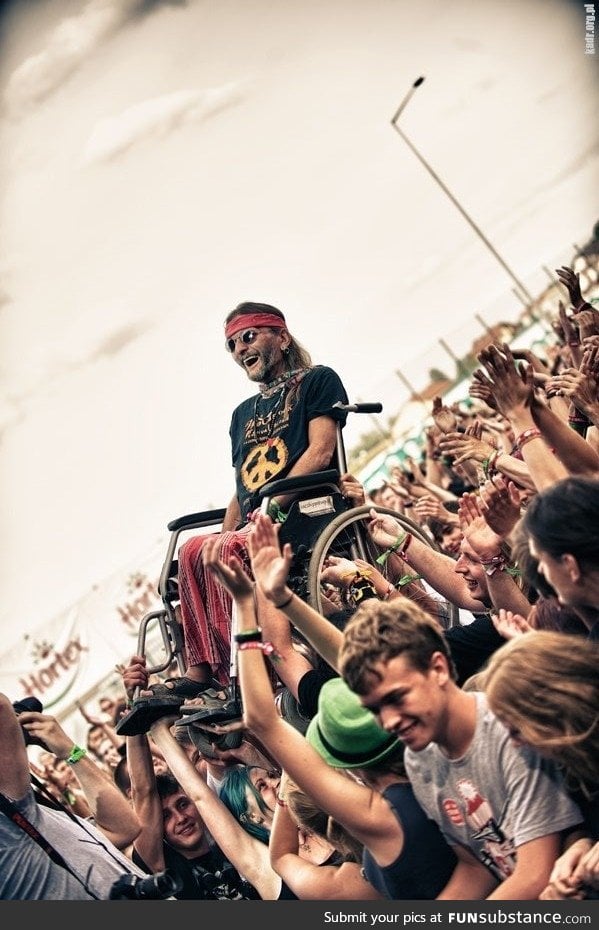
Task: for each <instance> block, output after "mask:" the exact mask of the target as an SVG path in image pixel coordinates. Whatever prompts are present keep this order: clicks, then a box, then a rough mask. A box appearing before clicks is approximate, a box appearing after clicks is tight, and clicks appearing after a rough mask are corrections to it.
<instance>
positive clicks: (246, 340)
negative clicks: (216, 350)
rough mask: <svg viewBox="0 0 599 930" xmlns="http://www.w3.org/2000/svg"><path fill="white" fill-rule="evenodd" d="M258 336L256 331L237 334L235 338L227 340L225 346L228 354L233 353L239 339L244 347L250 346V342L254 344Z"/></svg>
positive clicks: (249, 330) (250, 330) (247, 330)
mask: <svg viewBox="0 0 599 930" xmlns="http://www.w3.org/2000/svg"><path fill="white" fill-rule="evenodd" d="M259 335H260V333H259V332H258V330H257V329H244V330H243V332H241V333H237V335H235V336H231V338H230V339H227V341H226V343H225V345H226V347H227V351H228V352H234V351H235V346H236V345H237V343H238V341H239V340H240V339H241V341H242V342H243V344H244V346H251V344H252V342H255V341H256V339H257V337H258V336H259Z"/></svg>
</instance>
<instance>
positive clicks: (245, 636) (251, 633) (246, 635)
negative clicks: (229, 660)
mask: <svg viewBox="0 0 599 930" xmlns="http://www.w3.org/2000/svg"><path fill="white" fill-rule="evenodd" d="M234 639H235V642H236V643H238V644H239V643H257V642H258V643H259V642H260V641H261V639H262V629H261V627H259V626H257V627H256V628H255V629H253V630H241V632H240V633H236V634H235V636H234Z"/></svg>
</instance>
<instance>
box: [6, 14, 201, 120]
mask: <svg viewBox="0 0 599 930" xmlns="http://www.w3.org/2000/svg"><path fill="white" fill-rule="evenodd" d="M160 5H162V4H161V3H160V2H159V0H153V2H151V3H149V2H148V0H89V2H88V3H86V5H85V6H84V7H83V10H82V11H81V13H79V15H77V16H70V17H68V18H67V19H63V20H62V22H60V23H59V25H58V26H56V28H55V29H54V30H53V31H52V32H51V33H50V36H49V38H48V41H47V44H46V47H45V48H44V49H43V50H42V51H41V52H39V53H38V54H37V55H32V56H31V57H29V58H27V59H26V60H25V61H24V62H23V63H22V64H21V65H19V67H18V68H17V69H16V70H15V71H14V72H13V74H12V75H11V77H10V79H9V81H8V85H7V88H6V93H5V103H6V106H7V112H8V114H9V115H10V116H12V117H18V116H21V115H22V114H23V113H24V112H25V111H26V110H27V109H28V108H29V107H30V106H31V105H33V104H35V103H38V102H39V101H40V100H43V99H44V98H45V97H48V96H49V95H50V94H51V93H52V92H53V91H55V90H56V89H57V88H58V87H60V86H61V85H62V84H63V83H64V82H65V81H66V80H67V79H68V78H69V77H70V76H71V74H73V72H74V71H76V70H77V68H79V67H80V65H81V64H83V62H84V61H85V59H86V58H87V57H88V56H89V55H90V54H91V53H92V52H93V51H94V49H95V48H97V47H98V46H99V45H101V44H102V43H103V42H105V41H106V40H107V39H108V38H110V36H112V35H113V34H114V33H115V32H117V30H118V29H120V28H121V27H123V26H124V25H126V24H127V23H128V22H130V21H131V20H132V19H136V18H137V17H139V16H142V15H144V14H146V13H149V12H151V11H152V9H153V8H154V7H158V6H160ZM166 5H169V6H179V5H183V4H181V3H175V2H173V0H171V2H170V3H167V4H166Z"/></svg>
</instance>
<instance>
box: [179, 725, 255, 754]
mask: <svg viewBox="0 0 599 930" xmlns="http://www.w3.org/2000/svg"><path fill="white" fill-rule="evenodd" d="M188 734H189V738H190V740H191V742H192V743H193V745H194V746H195V748H196V749H197V750H198V751H199V752H200V753H201V754H202V757H203V758H204V759H206V760H207V761H210V760H218V759H220V756H219V755H218V750H220V752H224V751H225V750H227V749H239V747H240V746H241V743H242V741H243V730H233V731H231V732H230V733H206V731H205V730H201V729H200V728H199V727H189V729H188ZM215 750H217V752H216V753H215Z"/></svg>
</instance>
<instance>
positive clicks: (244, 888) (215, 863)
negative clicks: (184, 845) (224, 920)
mask: <svg viewBox="0 0 599 930" xmlns="http://www.w3.org/2000/svg"><path fill="white" fill-rule="evenodd" d="M162 849H163V854H164V864H165V868H166V869H169V870H170V871H172V872H174V874H175V875H177V877H178V878H179V879H180V880H181V882H182V883H183V884H182V888H181V890H180V891H179V892H177V894H176V895H175V897H176V898H177V899H178V900H179V901H190V900H193V901H239V900H254V901H255V900H260V895H259V894H258V892H257V891H256V889H255V888H254V887H253V885H250V883H249V882H246V881H244V880H243V879H242V878H241V876H240V875H239V872H237V870H236V869H235V868H233V866H232V865H231V863H230V862H228V861H227V860H226V859H225V857H224V855H223V853H222V852H221V850H220V849H219V847H218V846H213V847H212V849H210V850H209V852H207V853H204V855H202V856H196V857H195V859H186V858H185V856H182V855H181V853H179V852H177V851H176V850H175V849H173V848H172V847H171V846H169V845H168V844H167V843H163V844H162ZM131 858H132V859H133V862H134V863H135V864H136V865H138V866H139V867H140V869H143V870H144V872H148V873H151V871H152V870H151V869H149V868H148V866H147V865H146V863H145V862H144V861H143V859H142V858H141V856H140V855H139V853H138V852H137V851H136V850H135V849H134V850H133V855H132V857H131Z"/></svg>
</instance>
